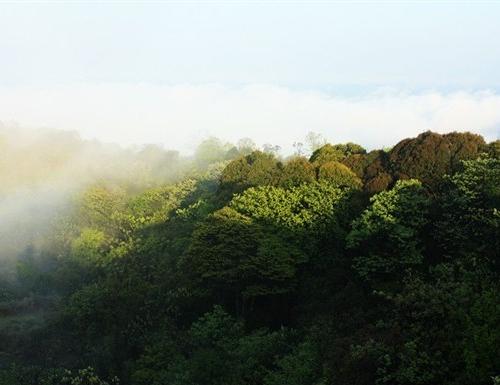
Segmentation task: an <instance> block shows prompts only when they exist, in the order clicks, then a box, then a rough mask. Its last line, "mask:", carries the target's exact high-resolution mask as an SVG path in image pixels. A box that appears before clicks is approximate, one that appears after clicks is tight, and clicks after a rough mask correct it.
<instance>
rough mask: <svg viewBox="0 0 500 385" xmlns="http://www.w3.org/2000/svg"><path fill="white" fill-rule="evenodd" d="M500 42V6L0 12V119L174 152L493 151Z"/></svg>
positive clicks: (111, 5) (19, 8)
mask: <svg viewBox="0 0 500 385" xmlns="http://www.w3.org/2000/svg"><path fill="white" fill-rule="evenodd" d="M499 36H500V2H483V3H482V2H479V1H474V2H457V1H453V2H452V1H443V2H437V1H432V2H431V1H429V2H395V1H394V2H376V1H372V2H357V3H352V2H351V3H348V2H344V3H338V2H313V1H308V2H285V1H281V2H253V3H249V2H246V3H245V2H236V1H235V2H222V1H220V2H208V1H205V2H168V3H167V2H149V3H147V2H140V3H139V2H124V1H123V2H119V1H114V2H111V1H108V2H87V3H86V4H85V3H76V2H52V3H41V2H36V3H27V2H16V3H11V4H8V3H7V4H6V3H1V4H0V121H3V122H13V121H14V122H18V123H19V124H20V125H25V126H33V127H36V126H50V127H55V128H62V129H74V130H78V131H79V132H80V133H81V134H82V136H84V137H97V138H99V139H103V140H106V141H117V142H120V143H123V144H131V143H144V142H162V143H164V144H165V145H166V146H168V147H180V148H183V149H189V148H191V147H192V146H193V145H194V144H195V142H197V141H199V140H200V139H201V138H203V137H205V136H208V135H217V136H221V137H222V138H224V139H228V140H236V139H238V138H240V137H245V136H250V137H253V138H254V139H255V140H256V141H257V142H259V143H264V142H272V143H278V144H281V145H283V146H285V147H286V146H288V145H290V144H291V143H292V142H293V141H295V140H300V139H301V138H303V137H304V136H305V134H306V133H307V132H308V131H316V132H320V133H323V134H324V135H325V136H327V137H328V138H329V139H330V140H333V141H344V140H356V141H358V142H361V143H362V144H365V145H366V146H368V147H370V146H379V145H386V144H391V143H392V142H393V141H394V140H397V139H399V138H402V137H405V136H407V135H413V134H415V133H417V132H419V131H423V130H426V129H433V130H437V131H449V130H453V129H456V130H472V131H475V132H479V133H482V134H484V135H485V136H487V138H488V139H496V138H497V137H498V135H499V132H500V65H499V63H500V43H499V41H498V39H499ZM287 141H288V142H290V143H287Z"/></svg>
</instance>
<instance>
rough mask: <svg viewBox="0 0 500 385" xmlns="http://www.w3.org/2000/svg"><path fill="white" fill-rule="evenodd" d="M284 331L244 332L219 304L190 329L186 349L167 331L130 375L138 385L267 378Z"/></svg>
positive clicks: (246, 382)
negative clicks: (177, 346) (179, 347)
mask: <svg viewBox="0 0 500 385" xmlns="http://www.w3.org/2000/svg"><path fill="white" fill-rule="evenodd" d="M285 342H286V335H285V333H284V332H283V331H280V332H269V331H267V330H256V331H254V332H252V333H245V329H244V325H243V323H242V322H239V321H236V320H235V319H234V318H233V317H231V316H230V315H229V314H227V313H226V312H225V311H224V310H223V309H222V308H221V307H219V306H215V307H214V308H213V310H212V311H211V312H209V313H206V314H204V315H202V316H201V317H200V318H199V319H198V320H197V321H195V322H194V323H193V325H192V326H191V327H190V329H189V330H188V331H187V333H186V343H185V344H183V345H184V346H183V349H182V350H176V349H175V348H174V346H175V342H174V339H173V338H171V337H167V335H166V334H163V335H162V337H161V339H160V340H157V341H155V342H154V343H153V344H152V345H150V346H148V347H147V349H146V353H145V354H144V355H143V356H142V357H141V358H140V359H139V360H138V362H137V365H136V368H135V371H134V373H133V375H132V379H133V384H134V385H135V384H137V385H146V384H147V385H160V384H167V383H168V384H178V385H184V384H185V385H188V384H189V385H210V384H213V385H219V384H234V385H252V384H259V383H263V379H264V378H265V377H266V375H267V373H268V372H269V370H270V369H271V368H272V366H273V362H274V360H275V357H276V356H277V355H279V354H282V353H283V352H286V350H287V348H286V344H285Z"/></svg>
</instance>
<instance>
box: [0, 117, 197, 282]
mask: <svg viewBox="0 0 500 385" xmlns="http://www.w3.org/2000/svg"><path fill="white" fill-rule="evenodd" d="M189 165H190V159H188V158H181V157H180V155H179V153H178V152H176V151H170V150H166V149H164V148H163V147H162V146H157V145H142V146H135V147H133V148H132V147H129V148H124V147H121V146H119V145H116V144H103V143H101V142H99V141H96V140H93V141H89V140H83V139H82V138H80V136H79V134H78V133H76V132H74V131H63V130H55V129H27V128H23V127H16V126H8V125H3V126H0V261H2V262H3V263H2V265H1V268H0V275H4V276H5V275H10V272H11V271H12V269H13V268H14V264H13V263H12V262H14V261H15V259H16V257H17V256H18V254H19V253H22V252H23V251H24V250H25V249H26V248H27V247H36V246H37V244H38V243H39V242H40V240H41V239H43V238H44V236H46V235H47V234H48V233H50V231H51V228H52V226H53V225H54V224H55V223H56V222H57V219H58V218H60V217H61V216H62V215H65V214H66V213H68V212H69V211H70V210H71V208H72V203H73V201H74V199H75V197H76V196H77V195H78V193H79V192H81V191H83V190H84V189H85V188H87V187H88V186H90V185H94V184H100V185H104V186H106V185H119V186H120V188H122V189H124V190H125V191H126V192H128V193H131V194H133V193H137V192H139V191H141V190H143V189H147V188H151V187H154V186H156V185H158V184H161V183H168V182H172V181H175V180H177V179H178V178H180V177H181V175H183V173H184V172H185V170H186V169H187V168H189ZM7 261H10V262H11V263H7ZM2 273H3V274H2Z"/></svg>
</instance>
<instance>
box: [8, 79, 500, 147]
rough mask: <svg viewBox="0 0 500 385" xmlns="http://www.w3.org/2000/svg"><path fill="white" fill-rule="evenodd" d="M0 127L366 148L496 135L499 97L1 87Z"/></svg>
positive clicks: (181, 142) (167, 141) (118, 137)
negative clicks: (312, 140) (312, 137)
mask: <svg viewBox="0 0 500 385" xmlns="http://www.w3.org/2000/svg"><path fill="white" fill-rule="evenodd" d="M0 121H4V122H17V123H19V124H20V125H22V126H32V127H40V126H46V127H52V128H59V129H69V130H76V131H78V132H79V133H80V134H81V135H82V137H84V138H89V139H90V138H97V139H100V140H103V141H108V142H118V143H121V144H124V145H131V144H140V143H161V144H164V145H165V146H166V147H169V148H177V149H180V150H184V151H190V150H192V149H193V148H194V147H195V145H196V144H197V143H198V142H199V141H200V140H201V139H203V138H205V137H207V136H217V137H220V138H221V139H224V140H228V141H233V142H234V141H236V140H237V139H238V138H242V137H251V138H253V139H254V140H255V141H256V142H257V143H259V144H263V143H272V144H278V145H281V146H282V147H283V149H284V150H285V151H290V150H291V146H292V143H293V142H294V141H300V140H303V138H304V137H305V135H306V134H307V132H309V131H314V132H318V133H321V134H323V135H324V136H325V137H326V138H327V139H328V140H330V141H333V142H345V141H355V142H358V143H360V144H362V145H364V146H366V147H368V148H375V147H383V146H388V145H393V144H394V143H396V142H397V141H399V140H400V139H402V138H405V137H409V136H415V135H416V134H418V133H419V132H422V131H424V130H433V131H437V132H441V133H442V132H448V131H472V132H475V133H479V134H482V135H484V136H485V137H486V139H487V140H493V139H497V138H498V135H499V132H500V94H497V93H495V92H490V91H480V92H452V93H440V92H422V93H418V94H411V93H404V92H397V91H394V90H389V91H387V90H380V91H377V92H371V93H368V94H364V95H363V96H357V97H346V96H336V95H334V94H329V93H322V92H314V91H296V90H291V89H288V88H284V87H275V86H267V85H251V86H243V87H225V86H219V85H202V86H187V85H178V86H157V85H148V84H137V85H131V84H98V85H73V86H68V85H65V86H51V87H47V88H31V87H19V86H17V87H0Z"/></svg>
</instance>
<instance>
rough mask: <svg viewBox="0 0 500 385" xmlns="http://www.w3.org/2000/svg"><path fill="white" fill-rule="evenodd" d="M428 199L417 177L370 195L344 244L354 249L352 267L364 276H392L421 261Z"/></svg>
mask: <svg viewBox="0 0 500 385" xmlns="http://www.w3.org/2000/svg"><path fill="white" fill-rule="evenodd" d="M428 206H429V201H428V198H427V196H426V195H425V193H424V190H423V188H422V185H421V183H420V182H419V181H417V180H407V181H398V182H397V183H396V185H395V186H394V188H393V189H391V190H389V191H383V192H381V193H379V194H377V195H375V196H374V197H372V198H371V199H370V206H369V207H368V208H367V209H366V210H365V211H364V212H363V214H362V215H361V217H360V218H358V219H356V220H355V221H354V223H353V226H352V231H351V232H350V234H349V235H348V236H347V244H348V246H349V247H350V248H352V249H355V250H356V254H357V255H356V257H355V258H354V267H355V270H356V272H357V273H358V274H359V275H360V276H361V277H362V278H364V279H367V280H382V281H383V280H385V279H390V278H392V279H394V278H395V277H397V276H398V275H401V274H402V273H403V272H405V271H406V270H407V269H409V268H412V267H416V266H418V265H420V264H421V263H422V262H423V255H422V244H421V243H420V242H421V241H420V238H419V235H420V233H421V231H422V229H423V228H424V226H425V225H426V223H427V210H428Z"/></svg>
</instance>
